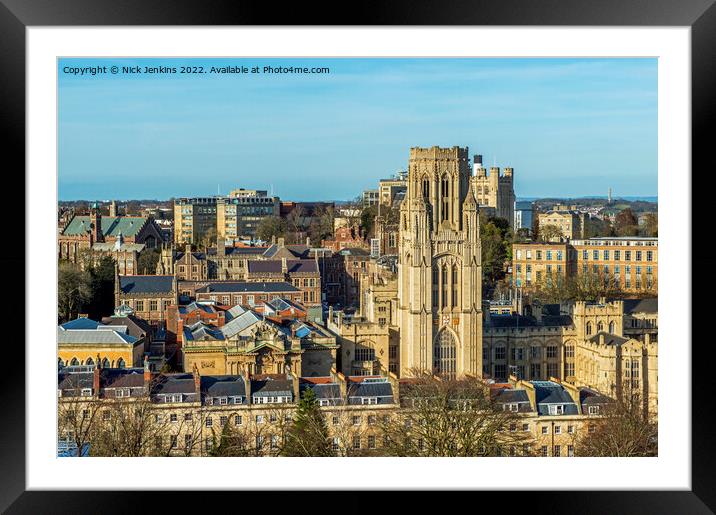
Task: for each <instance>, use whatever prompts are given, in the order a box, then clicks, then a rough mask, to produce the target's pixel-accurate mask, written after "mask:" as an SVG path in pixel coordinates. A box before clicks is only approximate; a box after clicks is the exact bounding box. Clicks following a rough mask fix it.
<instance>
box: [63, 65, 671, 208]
mask: <svg viewBox="0 0 716 515" xmlns="http://www.w3.org/2000/svg"><path fill="white" fill-rule="evenodd" d="M102 65H104V66H107V67H108V69H109V67H111V66H112V65H117V66H120V67H121V66H129V65H141V66H144V65H148V66H161V65H164V66H174V67H176V68H177V69H179V67H180V66H186V65H191V66H204V67H205V69H208V68H209V67H210V66H226V65H234V66H236V65H245V66H248V67H249V68H250V67H252V66H259V67H261V68H262V67H263V66H265V65H270V66H277V65H282V66H291V65H293V66H306V67H314V66H327V67H329V68H330V74H320V75H319V74H307V75H290V74H263V73H260V74H233V75H217V74H201V75H196V74H194V75H189V74H185V75H181V74H165V75H147V74H141V75H126V74H117V75H112V74H109V73H108V74H102V75H95V76H83V77H79V76H75V75H70V74H67V73H64V72H63V69H64V67H65V66H73V67H82V66H102ZM58 76H59V96H58V102H59V112H58V124H59V198H60V200H75V199H88V200H92V199H99V200H105V199H110V198H114V199H118V200H125V199H131V198H160V199H166V198H169V197H178V196H200V195H214V194H216V192H217V186H218V189H219V191H220V192H221V193H222V194H226V193H228V191H229V190H230V189H233V188H238V187H243V188H259V189H267V190H270V189H271V188H272V187H273V191H274V193H275V194H276V195H278V196H280V197H281V198H282V199H285V200H298V201H308V200H344V199H349V198H354V197H355V196H357V195H358V194H360V192H361V191H362V190H364V189H368V188H375V187H377V181H378V179H380V178H383V177H388V176H390V175H392V174H393V173H395V172H396V171H397V170H399V169H403V168H406V166H407V161H408V153H409V148H410V147H413V146H428V147H429V146H432V145H439V146H444V147H451V146H453V145H459V146H469V148H470V154H471V155H472V154H482V155H483V156H484V158H483V160H484V162H485V164H486V165H488V166H492V164H493V163H496V164H497V166H500V167H504V166H512V167H513V168H514V169H515V191H516V194H517V196H518V197H540V196H542V197H544V196H554V197H568V196H588V195H606V192H607V188H608V187H610V186H611V188H612V191H613V194H614V196H622V195H624V196H628V195H643V196H647V195H657V60H656V59H543V58H539V59H484V58H483V59H376V58H370V59H340V58H336V59H300V58H291V59H269V58H250V59H243V58H242V59H60V60H59V62H58Z"/></svg>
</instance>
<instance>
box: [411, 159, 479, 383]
mask: <svg viewBox="0 0 716 515" xmlns="http://www.w3.org/2000/svg"><path fill="white" fill-rule="evenodd" d="M471 182H472V181H471V173H470V168H469V164H468V149H467V148H460V147H452V148H439V147H431V148H411V149H410V160H409V164H408V190H407V192H406V195H405V199H404V200H403V202H402V204H401V206H400V239H399V250H398V323H399V326H400V373H401V376H403V377H405V376H410V375H411V373H412V372H413V371H425V372H432V373H435V374H439V375H442V376H444V377H446V378H454V377H462V376H465V375H472V376H477V377H481V376H482V267H481V259H480V226H479V217H478V205H477V201H476V199H475V196H474V194H473V191H472V185H471Z"/></svg>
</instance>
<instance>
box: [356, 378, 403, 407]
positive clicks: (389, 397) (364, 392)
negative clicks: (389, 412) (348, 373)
mask: <svg viewBox="0 0 716 515" xmlns="http://www.w3.org/2000/svg"><path fill="white" fill-rule="evenodd" d="M347 393H348V404H362V401H361V397H377V398H378V404H392V403H393V387H392V386H391V384H390V383H389V382H388V381H385V382H382V383H366V382H360V383H355V382H351V383H349V384H348V388H347Z"/></svg>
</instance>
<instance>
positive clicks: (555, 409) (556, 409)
mask: <svg viewBox="0 0 716 515" xmlns="http://www.w3.org/2000/svg"><path fill="white" fill-rule="evenodd" d="M549 414H550V415H564V404H552V405H550V406H549Z"/></svg>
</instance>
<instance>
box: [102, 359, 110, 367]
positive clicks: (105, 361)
mask: <svg viewBox="0 0 716 515" xmlns="http://www.w3.org/2000/svg"><path fill="white" fill-rule="evenodd" d="M102 368H109V360H108V359H107V358H104V359H103V360H102Z"/></svg>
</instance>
